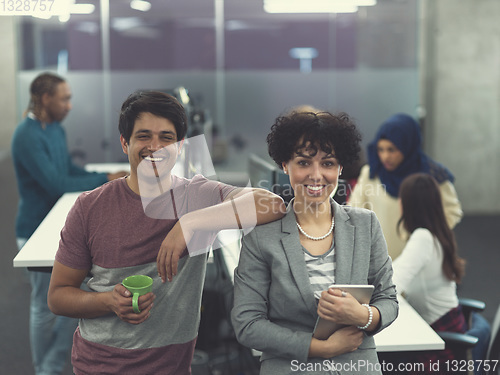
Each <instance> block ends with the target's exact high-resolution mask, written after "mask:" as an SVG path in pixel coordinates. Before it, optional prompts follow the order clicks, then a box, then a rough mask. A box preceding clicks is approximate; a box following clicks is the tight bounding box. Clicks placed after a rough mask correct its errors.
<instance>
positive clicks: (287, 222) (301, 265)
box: [281, 204, 317, 316]
mask: <svg viewBox="0 0 500 375" xmlns="http://www.w3.org/2000/svg"><path fill="white" fill-rule="evenodd" d="M291 207H292V205H291V204H289V206H288V212H287V214H286V215H285V217H283V219H281V231H282V235H283V237H282V238H281V244H282V245H283V248H284V251H285V255H286V257H287V260H288V264H289V266H290V270H291V272H292V276H293V278H294V279H295V283H296V284H297V288H298V289H299V292H300V294H301V296H302V300H303V301H304V303H305V305H306V306H307V308H308V310H309V311H310V312H311V314H312V315H313V316H316V315H317V312H316V309H317V307H316V301H315V298H314V294H313V291H312V288H311V283H310V281H309V275H308V273H307V268H306V261H305V259H304V252H303V250H302V245H301V244H300V238H299V232H298V229H297V226H296V224H295V213H294V212H293V209H291Z"/></svg>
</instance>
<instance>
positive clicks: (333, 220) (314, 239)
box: [295, 215, 335, 241]
mask: <svg viewBox="0 0 500 375" xmlns="http://www.w3.org/2000/svg"><path fill="white" fill-rule="evenodd" d="M295 223H296V224H297V228H299V230H300V233H302V234H303V235H304V236H306V237H307V238H309V239H310V240H313V241H321V240H324V239H325V238H326V237H328V236H329V235H330V234H331V233H332V231H333V227H334V226H335V219H334V218H333V215H332V225H331V226H330V230H329V231H328V233H327V234H325V235H324V236H321V237H313V236H310V235H308V234H307V233H306V232H304V229H302V227H301V226H300V224H299V223H298V222H297V221H295Z"/></svg>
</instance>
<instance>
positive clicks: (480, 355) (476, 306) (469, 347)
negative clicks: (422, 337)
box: [437, 298, 500, 375]
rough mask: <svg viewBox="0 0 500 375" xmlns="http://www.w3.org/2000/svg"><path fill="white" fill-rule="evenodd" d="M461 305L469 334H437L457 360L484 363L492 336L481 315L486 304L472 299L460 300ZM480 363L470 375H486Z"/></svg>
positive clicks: (444, 332) (443, 332)
mask: <svg viewBox="0 0 500 375" xmlns="http://www.w3.org/2000/svg"><path fill="white" fill-rule="evenodd" d="M459 303H460V305H461V306H462V311H463V314H464V316H465V320H466V322H467V325H468V327H469V329H468V330H467V332H466V333H457V332H446V331H442V332H437V334H438V335H439V336H440V337H441V338H442V339H443V341H444V342H445V344H446V347H447V348H449V349H451V350H452V351H453V353H454V356H455V359H456V360H458V361H471V360H473V361H483V360H484V359H485V358H486V355H487V351H488V345H489V342H490V334H491V327H490V324H489V323H488V321H487V320H486V319H485V318H484V317H483V316H482V315H481V314H480V312H482V311H483V310H484V309H485V307H486V304H485V303H484V302H482V301H478V300H474V299H470V298H460V299H459ZM499 319H500V318H499ZM462 363H470V362H462ZM480 363H482V362H475V366H474V371H473V372H470V373H473V374H474V375H486V372H485V371H484V369H483V366H477V364H480ZM466 367H467V366H466Z"/></svg>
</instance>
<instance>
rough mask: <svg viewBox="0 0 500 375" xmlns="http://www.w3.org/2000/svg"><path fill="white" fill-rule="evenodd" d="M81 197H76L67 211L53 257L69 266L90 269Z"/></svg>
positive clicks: (90, 263)
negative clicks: (57, 247) (57, 246)
mask: <svg viewBox="0 0 500 375" xmlns="http://www.w3.org/2000/svg"><path fill="white" fill-rule="evenodd" d="M84 194H85V193H84ZM81 198H82V195H80V196H79V197H78V199H77V200H76V202H75V204H74V205H73V207H72V208H71V210H70V211H69V213H68V216H67V218H66V223H65V224H64V227H63V229H62V230H61V239H60V240H59V249H58V250H57V253H56V258H55V259H56V260H57V261H58V262H59V263H62V264H64V265H65V266H68V267H70V268H74V269H90V268H91V267H92V259H91V255H90V252H89V250H88V246H87V238H86V233H87V231H86V229H85V228H86V222H85V219H84V218H85V215H84V212H83V205H82V201H81Z"/></svg>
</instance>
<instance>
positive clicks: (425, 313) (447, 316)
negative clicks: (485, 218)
mask: <svg viewBox="0 0 500 375" xmlns="http://www.w3.org/2000/svg"><path fill="white" fill-rule="evenodd" d="M399 197H400V198H399V199H400V204H401V218H400V224H402V226H403V228H404V229H405V230H406V231H408V233H410V238H409V240H408V242H407V243H406V246H405V248H404V249H403V251H402V253H401V255H400V256H399V257H398V258H397V259H396V260H395V261H394V264H393V268H394V277H393V280H394V283H395V284H396V289H397V291H398V293H399V294H403V295H404V297H405V298H406V299H407V301H408V302H409V303H410V304H411V305H412V306H413V308H414V309H415V310H416V311H417V312H418V313H419V314H420V315H421V316H422V318H423V319H424V320H425V321H426V322H427V323H428V324H429V325H431V327H432V328H433V329H434V330H435V331H444V330H446V331H454V332H462V333H463V332H465V330H466V323H465V319H464V316H463V314H462V311H461V308H460V306H459V304H458V298H457V293H456V284H457V283H459V282H460V281H461V278H462V276H463V274H464V268H465V267H464V266H465V261H464V260H463V259H461V258H459V257H458V255H457V245H456V242H455V238H454V235H453V232H452V231H451V229H450V228H449V226H448V225H447V223H446V218H445V214H444V211H443V205H442V202H441V194H440V191H439V186H438V184H437V182H436V180H435V179H434V178H433V177H432V176H431V175H430V174H427V173H415V174H412V175H410V176H408V177H406V178H405V179H404V180H403V182H402V183H401V186H400V189H399ZM422 356H424V358H425V359H424V358H422ZM450 356H451V357H450ZM452 358H453V354H452V353H451V351H449V350H444V351H437V352H433V353H422V355H420V354H419V357H418V360H416V361H417V362H419V363H426V364H429V363H430V362H429V361H431V362H435V361H437V360H441V361H444V360H447V359H452ZM441 367H443V368H444V365H443V366H441ZM433 374H434V372H433Z"/></svg>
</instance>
